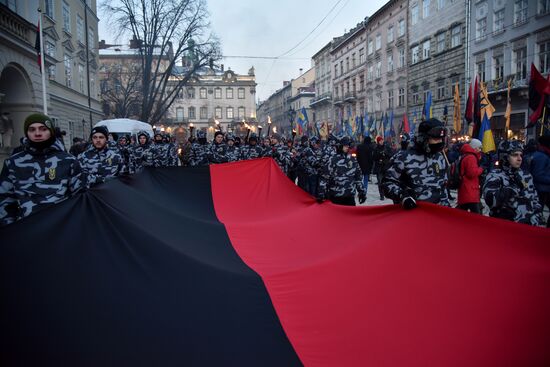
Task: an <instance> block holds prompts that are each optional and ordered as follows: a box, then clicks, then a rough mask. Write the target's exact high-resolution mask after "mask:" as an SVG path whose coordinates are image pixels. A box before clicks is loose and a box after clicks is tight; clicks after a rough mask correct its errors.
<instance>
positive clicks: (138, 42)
mask: <svg viewBox="0 0 550 367" xmlns="http://www.w3.org/2000/svg"><path fill="white" fill-rule="evenodd" d="M141 43H142V41H141V40H140V39H138V38H136V36H134V37H133V38H132V39H131V40H130V48H133V49H136V48H141Z"/></svg>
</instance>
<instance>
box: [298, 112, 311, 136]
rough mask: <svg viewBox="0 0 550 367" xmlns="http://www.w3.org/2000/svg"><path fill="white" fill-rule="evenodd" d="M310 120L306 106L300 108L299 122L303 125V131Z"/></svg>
mask: <svg viewBox="0 0 550 367" xmlns="http://www.w3.org/2000/svg"><path fill="white" fill-rule="evenodd" d="M308 123H309V120H308V118H307V111H306V108H305V107H302V108H301V109H300V110H298V124H300V126H301V127H302V131H306V129H307V124H308Z"/></svg>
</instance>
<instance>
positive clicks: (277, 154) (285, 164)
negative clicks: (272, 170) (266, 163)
mask: <svg viewBox="0 0 550 367" xmlns="http://www.w3.org/2000/svg"><path fill="white" fill-rule="evenodd" d="M270 156H271V157H273V159H274V160H275V162H277V165H278V166H279V167H280V168H281V170H282V171H283V172H284V173H285V175H286V174H287V173H288V170H289V168H290V165H291V163H292V156H291V154H290V150H288V148H287V146H286V145H284V144H281V143H279V144H276V145H273V146H272V147H271V155H270Z"/></svg>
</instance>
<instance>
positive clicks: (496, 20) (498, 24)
mask: <svg viewBox="0 0 550 367" xmlns="http://www.w3.org/2000/svg"><path fill="white" fill-rule="evenodd" d="M503 30H504V9H501V10H498V11H495V15H494V16H493V31H494V32H502V31H503Z"/></svg>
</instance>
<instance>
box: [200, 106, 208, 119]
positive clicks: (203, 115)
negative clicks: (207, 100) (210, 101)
mask: <svg viewBox="0 0 550 367" xmlns="http://www.w3.org/2000/svg"><path fill="white" fill-rule="evenodd" d="M200 114H201V115H200V118H201V119H206V118H208V107H201V109H200Z"/></svg>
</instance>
